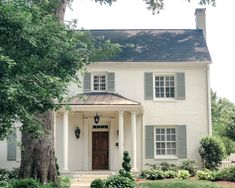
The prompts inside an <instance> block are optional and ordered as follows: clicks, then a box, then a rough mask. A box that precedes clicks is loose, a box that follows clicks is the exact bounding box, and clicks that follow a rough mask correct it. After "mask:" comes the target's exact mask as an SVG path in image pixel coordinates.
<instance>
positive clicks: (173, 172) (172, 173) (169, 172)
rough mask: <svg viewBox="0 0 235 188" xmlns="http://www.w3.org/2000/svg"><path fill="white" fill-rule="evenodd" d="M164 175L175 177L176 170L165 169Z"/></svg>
mask: <svg viewBox="0 0 235 188" xmlns="http://www.w3.org/2000/svg"><path fill="white" fill-rule="evenodd" d="M165 177H166V178H176V177H177V172H176V171H173V170H168V171H165Z"/></svg>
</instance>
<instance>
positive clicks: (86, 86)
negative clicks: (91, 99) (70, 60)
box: [83, 73, 91, 93]
mask: <svg viewBox="0 0 235 188" xmlns="http://www.w3.org/2000/svg"><path fill="white" fill-rule="evenodd" d="M83 92H84V93H87V92H91V73H85V75H84V78H83Z"/></svg>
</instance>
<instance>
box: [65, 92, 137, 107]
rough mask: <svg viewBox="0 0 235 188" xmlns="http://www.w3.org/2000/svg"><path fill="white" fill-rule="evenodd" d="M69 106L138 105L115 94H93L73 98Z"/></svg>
mask: <svg viewBox="0 0 235 188" xmlns="http://www.w3.org/2000/svg"><path fill="white" fill-rule="evenodd" d="M68 104H70V105H135V106H136V105H137V106H139V105H140V103H139V102H136V101H133V100H130V99H127V98H125V97H123V96H121V95H119V94H117V93H107V92H102V93H101V92H99V93H97V92H93V93H85V94H82V95H79V96H74V97H72V98H71V100H70V101H69V102H68Z"/></svg>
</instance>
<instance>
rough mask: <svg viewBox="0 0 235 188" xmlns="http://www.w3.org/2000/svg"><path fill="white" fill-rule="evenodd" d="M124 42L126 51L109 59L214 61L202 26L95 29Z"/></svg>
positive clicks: (95, 33) (96, 31)
mask: <svg viewBox="0 0 235 188" xmlns="http://www.w3.org/2000/svg"><path fill="white" fill-rule="evenodd" d="M90 32H91V34H92V35H93V36H101V37H104V38H105V39H108V40H111V41H112V42H116V43H119V44H121V45H123V49H122V52H121V53H119V54H118V55H117V56H115V57H112V58H111V59H108V60H106V61H114V62H117V61H118V62H125V61H130V62H140V61H141V62H142V61H144V62H154V61H156V62H200V61H211V57H210V54H209V51H208V48H207V45H206V41H205V39H204V36H203V32H202V30H190V29H177V30H171V29H160V30H156V29H153V30H149V29H142V30H140V29H138V30H135V29H133V30H91V31H90Z"/></svg>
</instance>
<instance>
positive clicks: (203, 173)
mask: <svg viewBox="0 0 235 188" xmlns="http://www.w3.org/2000/svg"><path fill="white" fill-rule="evenodd" d="M216 176H217V172H215V171H211V170H208V169H205V170H198V171H197V177H198V179H199V180H208V181H214V180H215V179H216Z"/></svg>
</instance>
